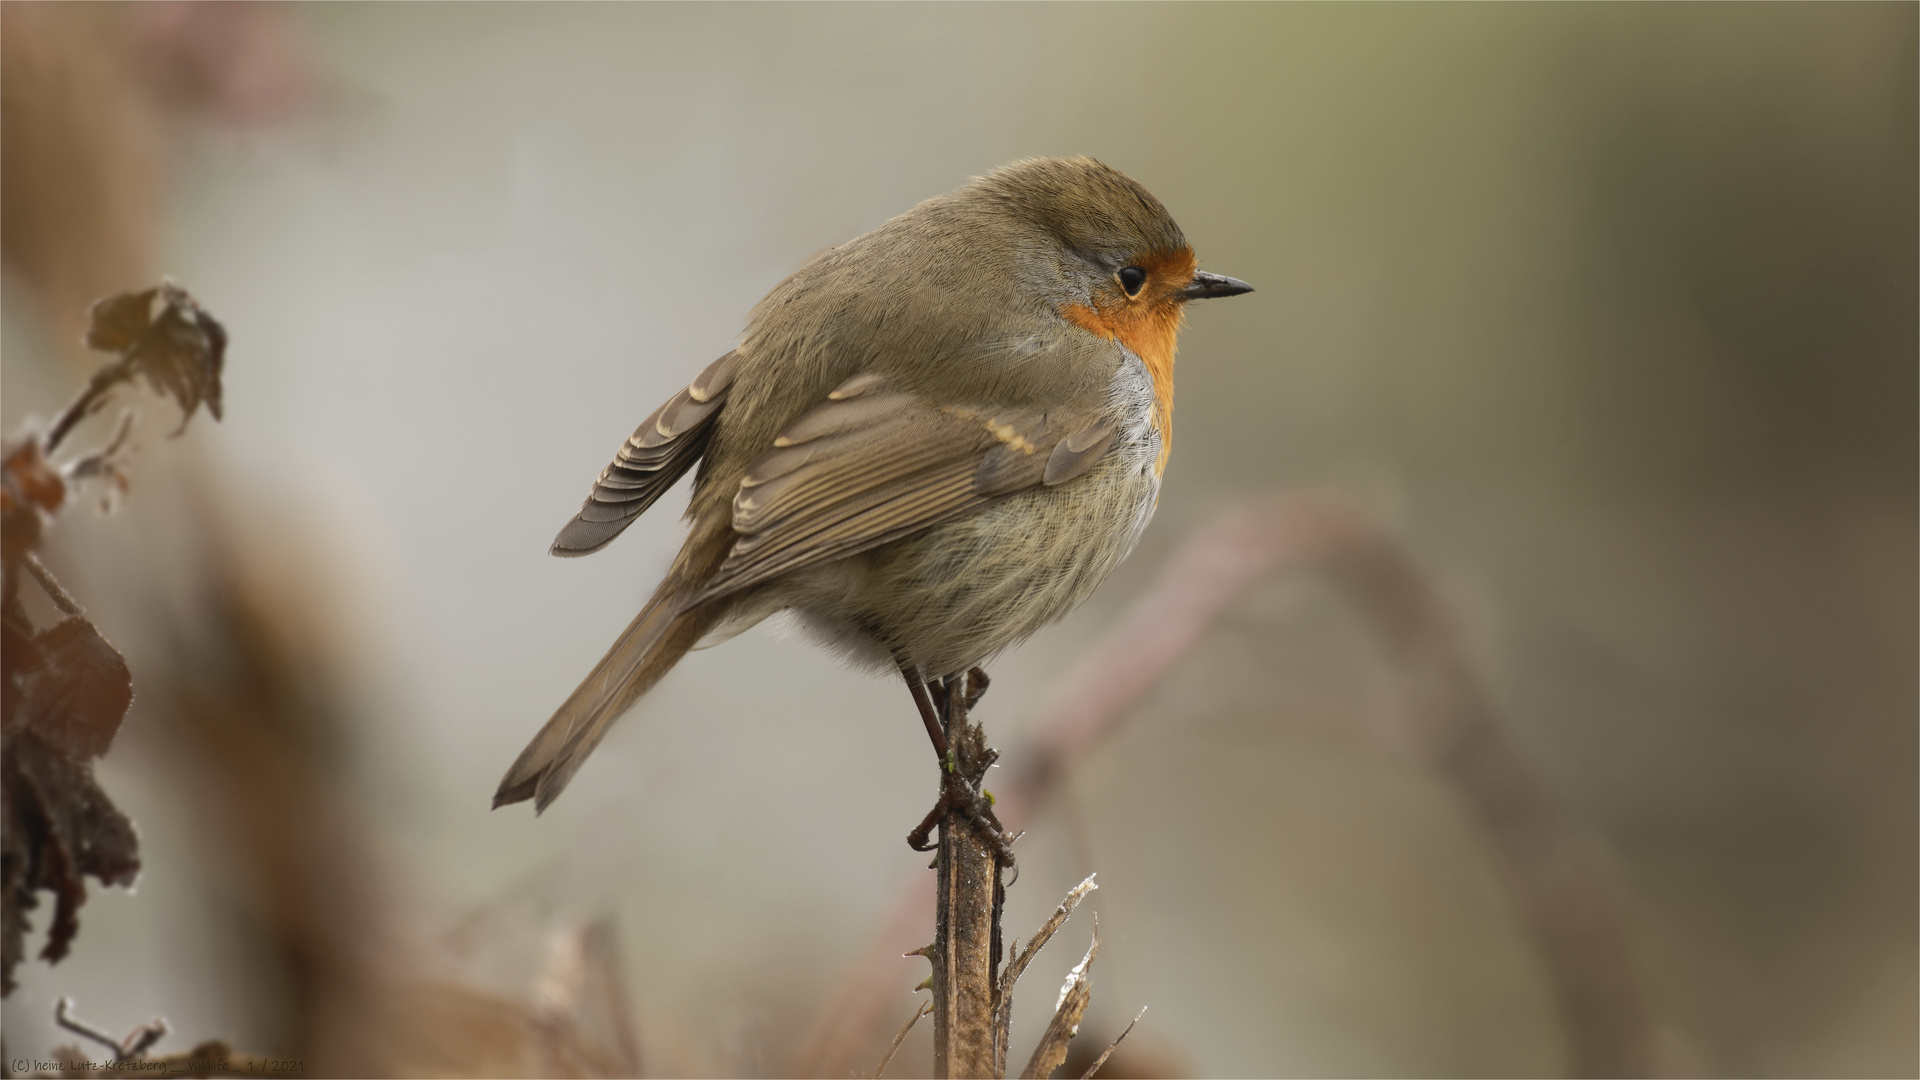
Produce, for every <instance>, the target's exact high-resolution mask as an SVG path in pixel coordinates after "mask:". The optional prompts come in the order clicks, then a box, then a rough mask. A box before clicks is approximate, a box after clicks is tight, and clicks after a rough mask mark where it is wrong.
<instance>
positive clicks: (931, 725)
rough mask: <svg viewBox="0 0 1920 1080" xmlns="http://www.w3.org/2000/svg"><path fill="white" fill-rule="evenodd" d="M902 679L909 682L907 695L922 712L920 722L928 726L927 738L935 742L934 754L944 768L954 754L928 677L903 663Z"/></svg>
mask: <svg viewBox="0 0 1920 1080" xmlns="http://www.w3.org/2000/svg"><path fill="white" fill-rule="evenodd" d="M900 677H901V678H903V679H905V680H907V693H909V694H912V695H913V704H914V706H915V707H916V708H918V709H919V710H920V722H921V723H923V724H925V725H927V738H929V739H931V740H932V741H933V753H934V756H935V757H938V758H939V759H940V761H941V763H942V765H943V766H944V765H945V764H946V762H947V759H948V758H949V756H950V755H951V754H952V753H953V751H952V749H951V748H950V747H948V746H947V733H946V732H945V731H942V730H941V728H940V711H939V710H938V709H936V708H934V705H933V695H932V694H930V693H928V692H927V680H926V677H925V676H923V675H921V674H920V669H919V668H917V667H915V666H914V665H912V664H908V663H904V662H903V663H901V665H900Z"/></svg>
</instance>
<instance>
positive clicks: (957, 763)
mask: <svg viewBox="0 0 1920 1080" xmlns="http://www.w3.org/2000/svg"><path fill="white" fill-rule="evenodd" d="M968 678H969V677H968V676H967V675H964V674H963V675H961V676H959V677H958V678H957V679H954V680H951V681H950V682H949V683H948V684H946V686H945V687H944V688H943V690H944V692H943V693H942V694H941V695H940V697H941V701H940V705H941V711H942V713H943V714H944V716H945V718H946V726H947V731H946V735H947V745H948V746H950V747H951V748H952V761H951V763H950V766H949V767H950V768H952V769H953V770H954V771H955V773H957V774H958V778H959V779H960V780H961V781H963V782H964V783H966V784H967V786H968V787H970V788H971V789H972V790H973V791H975V792H978V791H979V790H980V785H981V781H982V780H983V779H984V778H985V776H986V772H987V769H988V767H989V766H991V765H992V764H993V762H994V759H995V758H996V757H998V756H999V755H998V754H996V753H995V752H994V751H993V750H991V749H989V748H988V746H987V744H986V734H985V733H984V732H983V731H982V730H981V728H980V725H978V724H971V723H969V722H968V721H967V705H968V704H969V698H970V696H971V695H969V693H968V690H969V686H968ZM947 782H948V778H947V777H942V785H943V786H942V798H941V803H942V805H943V806H945V808H946V811H945V814H944V816H942V817H941V819H940V853H939V855H938V857H937V859H936V863H937V869H938V871H939V874H938V882H937V885H936V892H935V911H936V918H935V923H934V943H933V949H934V952H933V955H932V956H931V957H930V959H932V961H933V1055H934V1058H933V1060H934V1065H933V1070H934V1075H935V1076H941V1077H948V1076H969V1077H980V1076H985V1077H990V1076H996V1075H998V1073H997V1071H996V1066H997V1065H998V1060H997V1055H996V1053H995V1043H994V1035H995V1027H994V1004H995V998H996V997H997V996H998V995H997V990H998V987H997V985H996V975H997V974H998V968H999V966H1000V909H1001V905H1002V903H1003V902H1004V900H1005V897H1006V889H1005V887H1004V886H1003V885H1002V884H1001V881H1000V870H1001V868H1002V863H1001V859H1000V855H999V845H998V843H996V841H997V840H998V839H999V838H998V837H994V836H989V835H987V830H990V829H991V830H997V829H998V828H999V821H998V820H997V819H995V818H994V817H993V816H992V814H991V813H990V812H989V813H988V814H987V815H986V816H985V818H984V820H977V819H976V818H975V815H974V814H973V813H972V811H971V810H970V809H969V808H967V807H966V806H964V805H961V804H960V803H958V802H957V801H955V800H953V799H950V798H948V796H947V789H946V787H945V785H946V783H947Z"/></svg>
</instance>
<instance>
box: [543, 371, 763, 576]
mask: <svg viewBox="0 0 1920 1080" xmlns="http://www.w3.org/2000/svg"><path fill="white" fill-rule="evenodd" d="M737 365H738V357H737V355H736V354H734V353H728V354H727V355H725V356H723V357H721V358H720V359H718V360H715V361H714V362H713V363H712V364H709V365H708V366H707V369H706V370H705V371H702V372H701V373H700V374H699V375H698V376H696V377H695V378H694V380H693V382H692V383H691V384H689V385H688V386H687V388H686V389H684V390H682V391H680V392H679V393H677V394H675V395H673V396H672V397H671V398H668V399H667V402H666V404H664V405H662V406H660V407H659V408H658V409H655V410H654V411H653V414H652V415H651V416H648V417H647V418H646V419H645V420H643V421H641V423H640V426H639V427H637V428H635V429H634V431H633V434H632V435H630V436H628V438H627V441H626V442H625V443H622V444H621V446H620V450H619V452H618V453H617V454H615V455H614V458H613V462H612V463H611V464H609V465H608V466H607V467H606V468H604V469H602V470H600V476H599V479H597V480H595V481H594V484H593V491H592V492H591V493H590V494H588V496H587V500H586V502H584V503H582V504H581V506H580V512H579V513H578V514H576V515H574V518H573V520H572V521H569V522H567V524H566V527H565V528H563V529H561V530H560V535H559V536H557V537H555V538H554V541H553V549H552V550H553V553H554V554H555V555H564V556H576V555H587V554H591V553H593V552H595V551H599V550H600V549H601V548H603V547H606V546H607V545H608V544H609V543H611V542H612V541H613V538H614V537H616V536H619V535H620V533H621V532H622V531H623V530H624V529H626V527H627V526H628V525H631V524H632V523H633V519H634V518H637V517H639V516H640V514H641V513H642V512H644V511H645V510H646V509H647V508H648V507H649V506H652V505H653V504H654V503H655V502H656V501H658V500H659V498H660V496H662V495H664V494H666V493H667V489H668V488H671V487H672V486H673V485H674V483H675V482H676V481H678V480H679V479H680V477H682V476H684V475H685V474H686V471H687V470H688V469H690V468H692V467H693V463H694V462H696V461H698V460H700V456H701V455H702V454H704V453H706V452H707V441H708V440H709V439H710V438H711V437H712V435H713V422H714V419H715V418H716V417H718V416H719V415H720V410H721V407H722V406H724V405H725V404H726V399H727V390H728V389H729V388H730V387H731V386H732V385H733V376H734V372H735V370H736V369H737Z"/></svg>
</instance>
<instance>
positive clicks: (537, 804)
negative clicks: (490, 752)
mask: <svg viewBox="0 0 1920 1080" xmlns="http://www.w3.org/2000/svg"><path fill="white" fill-rule="evenodd" d="M678 578H679V575H678V574H669V575H667V580H665V581H662V582H661V583H660V588H659V589H657V590H656V591H655V592H654V594H653V598H652V599H651V600H648V601H647V606H646V607H644V608H641V609H640V614H638V615H636V616H634V619H633V622H631V623H629V624H627V628H626V630H625V631H624V632H622V633H621V635H620V637H619V638H618V639H617V640H615V641H614V643H613V647H612V648H610V649H608V650H607V655H605V656H603V657H601V658H600V662H599V663H598V664H595V665H594V666H593V671H592V672H591V673H589V674H588V675H587V677H586V679H585V680H584V681H582V682H581V683H580V686H579V688H578V689H576V690H574V692H573V693H572V694H571V695H570V696H569V697H568V698H567V700H566V701H565V702H563V703H561V705H560V708H559V709H557V710H555V711H554V714H553V719H551V720H548V721H547V724H546V726H545V727H543V728H541V729H540V733H539V734H537V735H535V736H534V737H533V741H532V742H530V743H528V744H527V748H526V749H525V750H522V751H521V752H520V756H519V758H517V759H515V761H514V763H513V767H512V768H509V769H508V770H507V775H506V776H505V777H503V778H501V780H500V790H498V791H496V792H495V793H494V796H493V805H494V807H495V808H496V809H497V808H499V807H502V806H505V805H507V804H508V803H517V802H524V801H525V800H527V799H532V800H533V808H534V811H535V812H536V813H537V812H540V811H543V810H545V809H546V808H547V806H548V805H549V804H551V803H552V802H553V800H555V799H557V798H559V797H560V792H562V791H563V790H565V789H566V786H567V781H569V780H572V779H573V774H574V773H575V772H578V771H579V769H580V765H581V763H583V762H585V761H586V760H587V755H588V754H591V753H593V748H594V747H596V746H598V745H600V740H601V738H603V737H604V736H605V735H606V733H607V728H608V727H610V726H612V724H613V722H614V721H615V720H617V719H619V718H620V714H622V713H624V712H626V711H627V709H628V707H630V706H631V705H632V704H633V703H634V702H635V701H638V700H639V699H640V695H642V694H644V693H646V692H647V691H648V690H651V689H653V684H654V683H657V682H659V681H660V677H661V676H662V675H665V674H666V673H667V672H668V671H669V670H670V669H671V668H672V667H673V665H675V664H677V663H679V662H680V658H681V657H683V656H685V655H686V654H687V651H688V650H689V649H691V648H693V646H694V645H695V644H696V643H698V642H699V640H700V638H701V637H702V636H704V635H705V634H706V632H707V631H708V630H709V629H711V628H712V626H713V624H714V622H715V621H716V620H718V619H719V617H720V615H721V614H722V610H723V608H724V606H725V605H723V604H718V603H708V604H701V605H699V606H696V607H694V608H692V609H689V610H685V611H682V610H681V609H680V603H681V589H680V587H679V586H680V581H679V580H678Z"/></svg>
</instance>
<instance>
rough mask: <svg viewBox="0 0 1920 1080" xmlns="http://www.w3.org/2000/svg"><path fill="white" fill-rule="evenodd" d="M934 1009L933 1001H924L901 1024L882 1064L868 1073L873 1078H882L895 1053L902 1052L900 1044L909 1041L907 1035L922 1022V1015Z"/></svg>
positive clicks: (881, 1059)
mask: <svg viewBox="0 0 1920 1080" xmlns="http://www.w3.org/2000/svg"><path fill="white" fill-rule="evenodd" d="M932 1011H933V1002H931V1001H923V1002H921V1003H920V1007H919V1008H917V1009H915V1010H913V1015H912V1016H909V1017H907V1022H906V1023H904V1024H902V1025H900V1032H899V1034H897V1035H895V1036H894V1037H893V1042H892V1043H891V1044H889V1045H888V1046H887V1052H886V1053H885V1054H883V1055H881V1057H880V1064H878V1065H875V1066H874V1067H873V1072H871V1073H869V1074H868V1075H869V1076H871V1077H873V1080H880V1076H881V1074H882V1073H885V1072H886V1071H887V1066H888V1065H890V1064H892V1063H893V1055H895V1054H897V1053H899V1052H900V1044H901V1043H903V1042H906V1041H907V1035H908V1033H909V1032H911V1031H912V1030H913V1026H914V1025H915V1024H918V1023H919V1022H920V1018H921V1017H923V1016H925V1015H927V1014H928V1013H930V1012H932Z"/></svg>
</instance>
